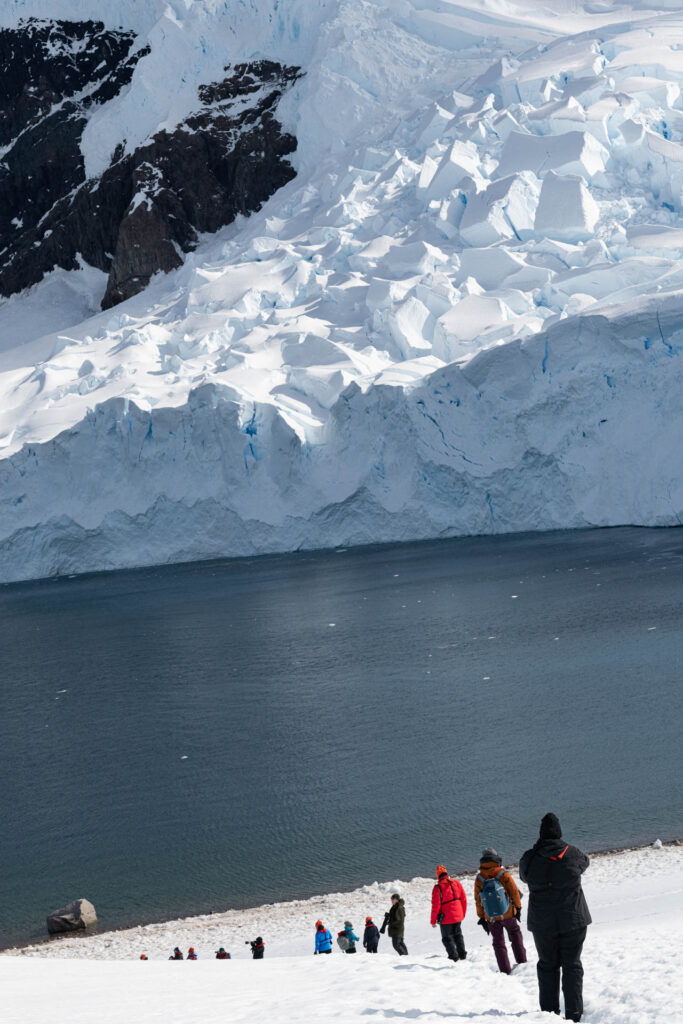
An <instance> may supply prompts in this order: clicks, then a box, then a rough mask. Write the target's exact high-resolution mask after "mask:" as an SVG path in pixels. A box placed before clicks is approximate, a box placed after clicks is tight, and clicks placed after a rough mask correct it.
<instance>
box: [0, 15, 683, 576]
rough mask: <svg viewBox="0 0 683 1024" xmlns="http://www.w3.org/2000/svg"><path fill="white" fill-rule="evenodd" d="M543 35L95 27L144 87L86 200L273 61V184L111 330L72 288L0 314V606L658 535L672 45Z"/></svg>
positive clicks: (673, 251) (111, 131)
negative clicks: (154, 567) (214, 558)
mask: <svg viewBox="0 0 683 1024" xmlns="http://www.w3.org/2000/svg"><path fill="white" fill-rule="evenodd" d="M96 7H101V5H98V4H95V2H94V0H59V14H60V17H64V18H67V17H76V18H79V17H90V16H92V15H93V13H94V9H95V8H96ZM162 7H163V10H162ZM565 7H566V5H563V4H559V3H558V4H556V5H552V4H548V5H544V6H543V7H542V8H539V7H538V5H536V4H531V3H529V4H522V3H516V4H514V5H511V6H510V9H509V12H508V13H507V14H506V15H505V16H504V17H503V16H502V15H501V16H500V17H497V16H494V15H493V14H492V13H491V12H489V13H487V14H486V15H484V14H483V13H482V11H481V5H479V4H476V3H474V2H472V3H470V4H467V3H466V4H461V5H458V6H456V5H448V4H447V5H444V4H443V3H437V2H436V0H427V2H425V0H421V2H420V3H417V2H415V3H413V2H412V0H405V2H404V3H401V4H387V3H381V2H379V0H377V2H373V3H367V4H361V3H359V2H358V0H334V2H331V0H328V2H324V0H305V2H304V0H293V2H292V3H291V4H288V5H287V11H286V13H285V14H284V15H283V14H282V12H281V10H280V6H279V5H277V4H276V3H275V0H272V2H270V0H254V2H253V3H252V4H251V5H250V7H249V13H248V15H247V16H245V15H244V11H243V10H242V8H240V14H239V17H238V15H237V13H236V8H234V7H233V5H228V7H227V8H226V7H225V6H224V5H223V4H222V3H221V4H219V3H218V2H214V0H204V2H201V3H199V2H196V3H189V4H176V3H174V4H172V5H162V6H161V7H158V6H157V5H156V4H153V3H151V0H150V3H148V4H137V3H136V4H133V3H132V2H127V3H126V2H124V0H121V2H119V3H118V4H116V5H113V6H112V7H111V8H110V9H109V10H108V12H107V17H109V18H111V19H113V20H115V21H116V23H117V24H122V25H124V27H130V28H132V29H133V30H134V31H136V32H138V33H139V34H140V45H143V44H144V45H149V47H150V53H149V54H148V55H146V56H144V57H143V58H141V59H140V61H139V62H138V65H137V66H136V70H135V73H134V75H133V77H132V80H131V82H130V86H129V88H128V90H127V91H126V92H125V95H121V96H117V97H116V98H115V99H113V100H112V101H111V102H110V103H107V104H104V105H102V108H101V110H100V109H98V111H97V113H96V115H93V117H92V118H91V119H90V121H89V122H88V129H87V131H86V133H85V135H84V142H83V146H84V156H85V160H86V164H87V166H88V168H89V169H90V170H91V171H92V172H93V173H96V172H97V170H98V168H100V167H101V166H102V161H103V160H104V159H105V156H107V159H108V155H110V154H111V151H112V149H113V148H114V147H115V145H116V143H117V142H118V141H120V138H121V136H122V134H123V135H125V137H126V140H127V141H126V145H127V146H133V145H134V144H136V143H138V142H140V141H142V142H144V140H145V139H146V138H148V137H149V135H150V133H152V132H154V131H156V130H157V129H158V128H159V127H160V126H166V127H167V128H173V127H174V125H177V123H178V120H179V119H181V117H184V116H185V115H186V113H187V111H188V109H189V107H188V105H189V104H190V102H191V97H196V95H197V88H198V86H199V85H201V84H205V83H208V82H211V81H215V80H216V79H217V77H218V73H219V72H220V71H222V69H223V67H224V64H225V63H226V62H227V61H228V60H232V59H235V58H236V57H240V58H241V59H244V60H249V59H251V58H253V57H254V56H256V55H257V54H260V55H261V56H262V55H263V54H264V53H266V55H267V56H268V57H269V58H271V59H273V60H278V61H282V62H284V63H286V64H291V65H296V66H300V67H302V68H303V70H304V71H305V75H304V77H303V78H302V79H301V80H300V81H299V82H297V83H296V85H295V86H294V87H293V88H292V89H291V90H290V92H289V93H288V94H287V95H286V96H285V97H284V98H283V99H282V101H281V103H280V106H279V108H278V115H279V116H280V115H281V116H282V118H283V123H284V125H285V127H286V128H288V129H291V130H292V131H294V133H295V134H296V137H297V140H298V143H299V145H298V149H297V152H296V154H295V156H294V157H293V161H294V163H295V169H296V171H297V177H296V178H295V179H294V180H293V181H291V182H289V184H287V185H286V186H285V187H284V188H283V189H282V190H281V192H279V193H278V194H277V196H275V197H273V198H272V199H270V200H269V201H268V202H267V203H266V204H265V205H264V206H263V208H262V209H261V210H260V211H258V212H256V213H254V214H252V215H251V216H250V217H248V218H239V219H238V221H237V222H236V223H235V224H234V225H232V226H231V227H230V228H226V229H224V230H222V231H221V232H218V233H217V234H216V235H213V236H208V235H206V236H203V237H202V238H201V239H200V240H199V244H198V247H197V249H196V250H195V252H194V253H192V254H191V255H189V256H187V257H186V258H185V259H184V263H183V265H182V266H181V267H179V269H178V270H176V271H173V272H172V273H170V274H169V275H167V276H158V277H157V278H155V279H154V280H153V281H152V283H151V284H150V286H149V287H148V288H147V290H146V291H145V292H144V293H142V294H141V295H139V296H136V297H135V298H133V299H130V300H128V301H127V302H125V303H123V304H122V305H121V306H119V307H117V308H116V309H115V310H114V311H109V312H108V313H94V315H91V314H92V313H93V312H94V311H95V310H96V309H97V305H98V301H99V298H100V297H101V290H102V287H103V285H102V280H101V275H100V274H99V273H98V272H94V271H92V270H91V269H90V268H87V267H85V266H84V267H82V268H81V270H79V271H75V272H73V273H72V274H65V273H64V272H63V271H58V272H55V273H54V274H52V275H48V276H46V277H45V278H44V279H43V281H42V282H41V283H40V284H38V285H36V286H35V288H34V289H32V291H31V292H29V293H26V294H24V295H18V296H15V297H14V298H13V299H11V300H9V301H8V302H4V303H3V304H2V305H0V338H1V339H2V341H1V343H0V345H1V350H0V393H1V395H2V403H1V404H0V448H1V450H2V454H3V456H4V458H3V461H2V462H1V463H0V474H1V477H0V478H1V479H2V481H3V484H2V496H3V503H2V506H1V508H0V538H2V543H3V545H4V547H3V548H2V551H3V558H2V566H3V569H2V572H3V573H4V574H5V575H6V577H7V578H16V577H17V576H21V575H28V576H31V575H42V574H45V573H49V572H55V571H64V572H67V571H75V570H78V569H82V568H97V567H101V566H103V565H106V566H108V567H111V566H114V565H129V564H137V563H140V562H149V561H157V560H158V561H163V560H166V559H172V558H180V557H183V558H185V557H188V558H195V557H204V556H207V555H213V554H240V553H245V552H250V551H265V550H281V549H288V548H292V547H299V546H318V545H326V544H337V543H341V544H348V543H354V542H362V541H371V540H378V539H404V538H407V537H416V536H432V535H435V534H440V533H443V532H446V533H468V532H488V531H496V530H509V529H530V528H548V527H555V526H582V525H589V524H608V523H621V522H637V523H661V524H664V523H675V522H678V521H679V516H680V515H681V505H682V495H681V493H680V488H679V484H678V481H680V480H681V479H682V478H683V475H682V474H681V473H680V471H679V470H680V468H681V467H680V454H679V452H678V449H677V447H676V445H675V444H674V442H673V440H670V439H672V438H674V437H675V436H676V430H675V429H674V430H672V426H675V424H676V423H677V422H678V416H679V413H678V407H677V401H676V397H675V396H676V394H677V391H676V388H677V387H678V384H679V382H678V376H679V374H680V370H679V367H678V358H679V350H680V336H679V327H678V324H679V321H680V312H679V311H680V302H681V300H680V290H681V273H682V270H681V252H682V251H683V249H682V248H681V239H680V237H679V236H680V228H679V225H678V217H679V212H680V206H681V189H682V187H683V177H682V175H683V157H682V156H681V154H683V145H681V141H682V140H683V120H682V119H681V112H680V83H681V81H683V57H682V56H681V54H682V53H683V49H681V47H683V19H682V18H681V16H680V13H679V12H678V11H677V10H671V11H668V12H667V11H656V10H649V9H647V8H646V7H641V8H639V9H638V10H636V11H635V12H634V11H633V10H632V9H631V8H628V17H627V16H626V10H627V9H626V8H624V9H623V10H622V9H621V8H620V7H619V5H616V6H614V8H613V9H611V10H610V11H607V10H604V11H602V12H600V11H598V10H597V8H594V6H591V7H587V8H586V9H585V11H582V10H576V11H574V12H572V14H571V17H570V16H569V15H568V14H566V13H564V9H565ZM48 8H49V11H48ZM18 10H19V9H18V8H13V10H12V11H10V10H9V8H7V7H5V8H4V9H3V11H2V13H1V15H0V20H1V21H2V22H3V23H5V24H7V23H11V24H16V20H17V17H18V14H17V11H18ZM21 13H22V15H23V16H31V15H35V16H41V15H42V16H46V15H48V14H49V15H50V16H53V17H54V4H53V3H50V4H49V5H48V4H47V0H27V2H26V3H25V4H24V5H23V6H22V8H21ZM484 38H485V39H486V46H483V45H482V39H484ZM171 69H172V70H171ZM425 69H429V73H425ZM193 102H194V101H193ZM181 257H182V254H181V256H179V260H180V258H181ZM86 318H87V319H86ZM84 368H87V369H84ZM188 538H190V540H188Z"/></svg>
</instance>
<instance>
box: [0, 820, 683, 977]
mask: <svg viewBox="0 0 683 1024" xmlns="http://www.w3.org/2000/svg"><path fill="white" fill-rule="evenodd" d="M657 844H660V845H657ZM682 846H683V838H679V839H668V840H659V839H654V840H653V841H652V842H651V843H641V844H637V845H632V846H623V847H616V848H606V849H600V850H593V851H591V850H587V851H586V852H587V853H588V855H589V856H590V858H591V861H593V860H597V861H600V860H602V859H604V858H607V857H614V856H619V855H625V854H629V853H638V852H641V851H645V850H652V849H655V850H656V849H660V848H661V849H673V848H676V847H682ZM506 867H508V868H510V869H513V870H516V869H517V868H518V864H517V863H510V864H507V865H506ZM456 874H457V877H458V878H460V879H463V880H466V881H467V880H472V879H473V878H474V877H475V876H476V874H477V869H473V870H471V871H462V872H457V873H456ZM419 884H422V885H425V884H428V885H429V886H431V885H433V880H432V879H431V878H424V877H420V876H416V877H414V878H412V879H409V880H403V879H393V880H385V881H377V880H374V881H372V882H367V883H365V884H363V885H361V886H358V887H356V888H355V889H350V890H345V891H338V892H327V893H313V894H312V895H310V896H302V897H299V898H296V899H285V900H277V901H274V902H272V903H261V904H257V905H255V906H250V907H241V908H234V907H228V908H225V909H223V910H214V911H208V912H207V913H205V914H192V915H189V916H187V917H173V916H169V917H164V918H160V919H157V920H154V921H146V922H137V923H132V924H126V925H121V926H120V927H117V928H106V929H102V930H98V929H95V930H91V931H89V930H83V931H77V932H70V933H69V932H66V933H64V934H63V935H56V936H45V937H44V938H40V939H32V940H29V941H27V942H22V943H18V944H16V945H13V946H4V947H2V948H0V957H1V956H16V955H19V956H20V955H23V954H24V953H25V951H27V950H33V949H36V950H40V949H45V950H48V949H50V950H52V949H55V950H56V949H59V948H60V947H62V946H64V944H65V943H67V942H69V941H70V940H73V941H75V942H77V943H82V942H86V943H87V942H88V941H95V940H98V939H99V940H101V941H102V942H106V941H107V937H112V936H122V935H123V934H124V933H126V932H137V933H139V932H141V931H145V930H149V931H157V930H162V929H164V928H168V927H171V926H173V927H176V928H186V927H187V926H188V925H189V924H190V923H191V922H197V923H198V924H199V923H200V922H201V923H202V924H203V925H205V924H207V923H211V922H212V921H213V922H217V921H219V920H220V919H223V918H231V919H232V918H236V917H237V916H238V915H245V916H248V915H259V916H262V917H263V916H268V915H269V914H272V912H273V910H274V909H276V908H291V909H294V908H297V909H299V908H302V907H304V906H305V905H306V904H311V903H318V904H320V903H324V902H326V901H329V900H332V899H334V900H344V899H350V898H352V897H357V896H358V895H359V894H366V893H367V894H369V893H371V892H372V891H374V890H377V891H378V892H380V891H382V890H384V889H387V890H388V889H393V888H403V889H405V888H407V887H408V886H415V885H419Z"/></svg>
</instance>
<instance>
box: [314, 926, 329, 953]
mask: <svg viewBox="0 0 683 1024" xmlns="http://www.w3.org/2000/svg"><path fill="white" fill-rule="evenodd" d="M331 952H332V932H331V931H330V930H329V929H328V928H326V927H325V925H324V924H323V923H322V921H316V922H315V951H314V953H313V955H314V956H317V955H318V953H331Z"/></svg>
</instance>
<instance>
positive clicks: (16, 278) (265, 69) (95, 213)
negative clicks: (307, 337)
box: [0, 21, 299, 308]
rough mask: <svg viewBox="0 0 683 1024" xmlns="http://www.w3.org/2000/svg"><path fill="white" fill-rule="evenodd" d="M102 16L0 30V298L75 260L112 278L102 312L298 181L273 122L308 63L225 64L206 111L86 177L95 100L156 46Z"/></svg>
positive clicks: (206, 92)
mask: <svg viewBox="0 0 683 1024" xmlns="http://www.w3.org/2000/svg"><path fill="white" fill-rule="evenodd" d="M133 44H134V36H133V34H132V33H127V32H121V31H118V32H112V31H105V30H104V28H103V26H102V24H101V23H96V22H80V23H71V22H54V23H52V22H51V23H46V22H36V21H30V22H27V23H25V24H24V25H23V26H22V27H20V28H19V29H13V30H5V31H2V32H0V95H4V97H6V99H5V100H4V104H3V107H4V109H3V110H2V111H0V145H2V146H4V147H5V153H4V158H3V163H2V164H0V194H2V195H3V196H4V197H6V202H4V203H3V204H2V207H0V293H2V294H4V295H10V294H12V293H13V292H17V291H20V290H22V289H23V288H26V287H27V286H29V285H31V284H35V283H36V282H37V281H39V280H40V279H41V278H42V276H43V275H44V274H45V273H47V272H48V271H49V270H52V269H53V268H54V267H63V268H64V269H65V270H72V269H75V268H76V267H77V266H78V259H79V256H80V257H81V258H82V259H84V260H85V261H86V262H87V263H89V264H91V265H92V266H94V267H97V268H98V269H99V270H103V271H105V272H107V273H108V274H109V280H108V284H107V289H106V293H105V296H104V299H103V302H102V305H103V308H107V307H109V306H113V305H115V304H116V303H117V302H121V301H122V300H123V299H126V298H128V297H130V296H131V295H134V294H136V293H137V292H139V291H141V290H142V289H143V288H144V287H145V285H146V284H147V283H148V282H149V279H150V277H151V276H152V275H153V274H154V273H156V272H157V271H158V270H165V271H168V270H172V269H174V268H175V267H177V266H179V265H180V263H181V262H182V253H183V252H188V251H190V250H191V249H192V248H193V246H194V244H195V241H196V239H197V236H198V233H200V232H211V231H216V230H217V229H218V228H219V227H222V226H223V225H225V224H229V223H230V222H231V221H232V220H234V218H235V216H236V215H237V214H238V213H242V214H247V213H250V212H253V211H255V210H257V209H259V207H260V206H261V205H262V203H263V202H264V201H265V200H266V199H268V198H269V197H270V196H271V195H272V194H273V192H275V191H276V190H277V189H278V188H280V187H281V186H282V185H284V184H286V182H287V181H289V180H290V179H291V178H292V177H293V176H294V171H293V169H292V167H291V164H290V163H289V161H288V160H287V159H286V158H287V156H288V154H290V153H291V152H293V150H294V149H295V148H296V139H295V138H294V137H293V136H292V135H289V134H287V133H285V132H283V131H282V128H281V126H280V124H279V122H278V121H277V119H276V117H275V110H276V107H277V103H278V101H279V99H280V97H281V95H282V92H283V90H284V89H286V88H287V86H288V85H289V84H291V83H292V82H293V81H295V80H296V78H297V77H298V76H299V69H298V68H293V67H283V66H281V65H279V64H276V63H273V62H271V61H257V62H254V63H251V64H240V65H236V66H235V67H233V68H226V72H229V74H228V75H227V76H226V78H225V79H224V80H223V81H221V82H216V83H213V84H211V85H208V86H204V87H202V88H201V89H200V94H199V97H198V110H197V113H196V114H194V115H192V117H190V118H188V119H187V121H186V122H185V123H184V124H182V125H179V126H178V127H177V128H176V129H175V130H174V131H172V132H166V131H162V132H159V133H158V134H157V135H155V136H154V137H153V138H152V139H151V140H150V141H149V142H148V143H147V144H146V145H144V146H142V147H140V148H138V149H137V150H136V151H135V152H133V153H125V152H123V151H122V148H123V147H119V150H118V151H117V152H115V153H114V154H113V155H112V163H111V165H110V167H109V168H108V169H107V170H106V171H105V173H104V174H103V175H102V177H101V178H100V179H99V180H97V181H96V180H89V181H86V177H85V167H84V163H83V158H82V155H81V150H80V139H81V135H82V133H83V129H84V127H85V125H86V123H87V117H88V111H89V109H90V108H92V106H93V105H94V104H98V103H104V102H107V101H108V100H110V99H112V98H113V97H114V96H115V95H116V94H117V93H118V92H119V90H120V89H121V88H122V87H123V86H125V85H126V84H127V83H128V82H129V81H130V78H131V76H132V73H133V70H134V68H135V65H136V63H137V61H138V60H140V59H141V58H142V57H144V55H145V54H146V53H147V52H148V51H146V50H137V51H133Z"/></svg>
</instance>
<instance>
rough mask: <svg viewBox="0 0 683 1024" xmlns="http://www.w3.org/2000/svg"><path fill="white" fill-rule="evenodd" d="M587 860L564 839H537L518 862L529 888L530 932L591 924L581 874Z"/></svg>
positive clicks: (565, 928) (563, 930) (584, 855)
mask: <svg viewBox="0 0 683 1024" xmlns="http://www.w3.org/2000/svg"><path fill="white" fill-rule="evenodd" d="M589 864H590V861H589V860H588V857H587V856H586V854H585V853H582V852H581V850H579V849H577V847H576V846H569V845H568V844H567V843H565V841H564V840H563V839H543V840H541V839H539V840H538V842H537V843H536V844H535V845H534V846H533V847H532V848H531V849H530V850H527V851H526V853H525V854H524V856H523V857H522V859H521V861H520V862H519V877H520V878H521V879H522V881H523V882H526V884H527V885H528V886H529V913H528V915H527V928H528V929H529V931H530V932H545V933H555V934H557V933H558V932H573V931H576V930H577V929H579V928H585V927H586V926H587V925H589V924H590V923H591V915H590V911H589V910H588V904H587V903H586V897H585V896H584V894H583V889H582V888H581V875H582V874H583V872H584V871H585V870H586V868H587V867H588V865H589Z"/></svg>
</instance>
